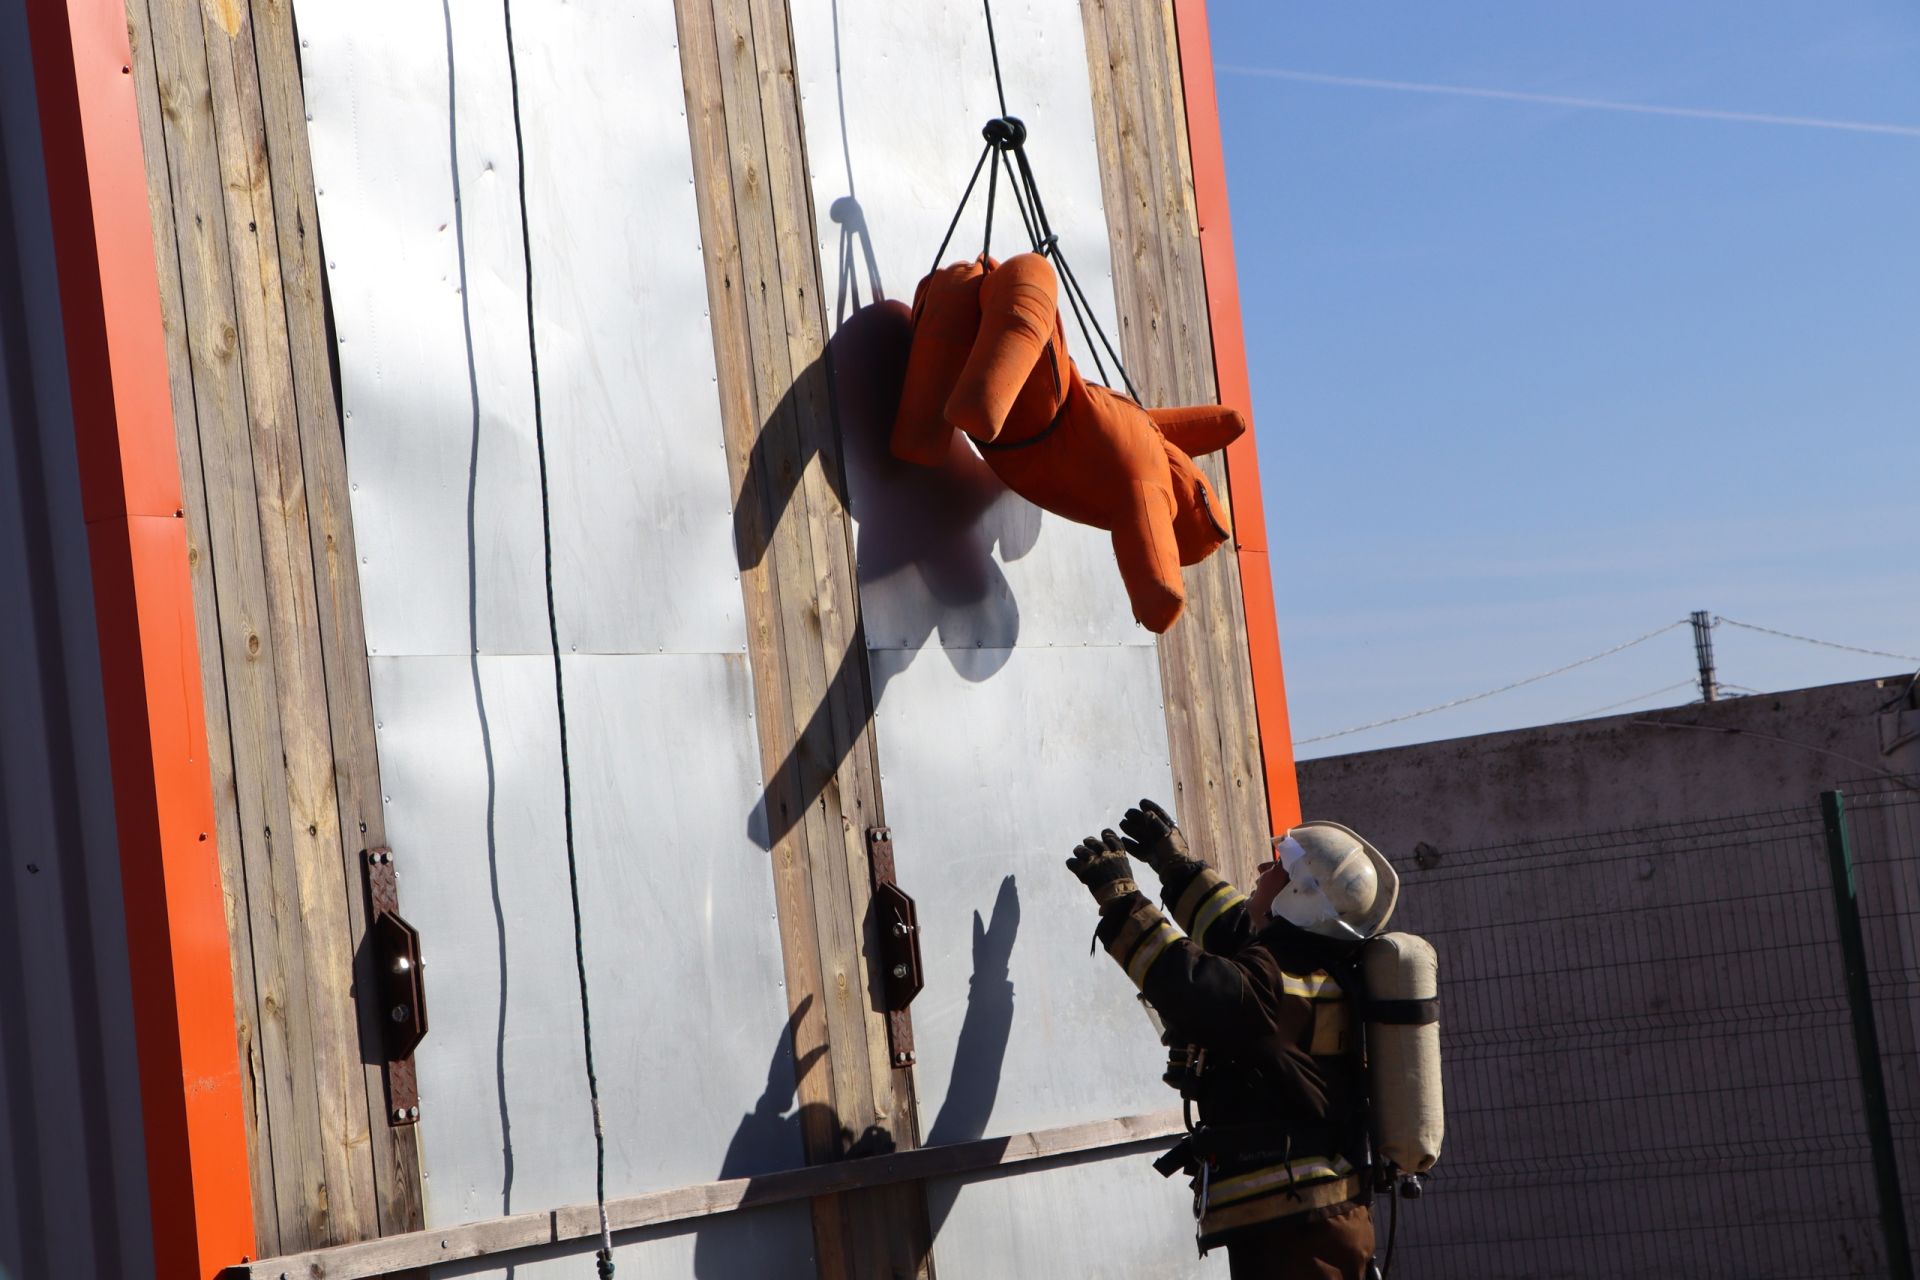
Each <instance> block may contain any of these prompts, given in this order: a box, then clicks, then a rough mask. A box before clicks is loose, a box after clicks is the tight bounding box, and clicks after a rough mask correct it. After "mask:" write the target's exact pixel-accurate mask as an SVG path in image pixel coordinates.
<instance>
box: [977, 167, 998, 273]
mask: <svg viewBox="0 0 1920 1280" xmlns="http://www.w3.org/2000/svg"><path fill="white" fill-rule="evenodd" d="M999 188H1000V158H999V157H998V156H996V157H994V161H993V163H992V164H991V165H989V166H987V229H986V230H985V231H984V232H982V233H981V236H980V261H981V263H982V264H983V265H984V264H985V262H986V261H987V258H988V256H989V255H990V254H991V253H992V251H993V196H994V193H995V192H996V191H998V190H999Z"/></svg>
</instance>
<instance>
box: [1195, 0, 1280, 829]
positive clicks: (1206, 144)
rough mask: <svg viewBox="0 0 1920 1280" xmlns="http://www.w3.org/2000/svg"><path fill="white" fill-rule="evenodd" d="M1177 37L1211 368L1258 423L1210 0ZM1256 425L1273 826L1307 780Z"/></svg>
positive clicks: (1254, 503) (1250, 550)
mask: <svg viewBox="0 0 1920 1280" xmlns="http://www.w3.org/2000/svg"><path fill="white" fill-rule="evenodd" d="M1171 3H1172V5H1173V17H1174V28H1175V31H1176V32H1177V34H1178V37H1179V42H1180V77H1181V82H1182V84H1183V86H1184V91H1185V97H1186V117H1187V137H1188V139H1189V144H1190V146H1191V148H1192V160H1193V189H1194V201H1195V204H1196V206H1197V210H1198V213H1199V225H1200V256H1201V260H1202V262H1203V263H1204V264H1205V269H1206V286H1207V316H1208V319H1209V321H1210V329H1211V332H1212V335H1213V367H1214V372H1215V375H1216V376H1217V377H1218V378H1219V380H1220V400H1221V403H1223V404H1230V405H1232V406H1233V407H1234V408H1236V409H1238V410H1240V412H1242V413H1244V414H1246V415H1247V421H1248V422H1249V423H1251V422H1253V420H1254V418H1253V383H1252V381H1251V380H1250V379H1249V377H1248V375H1247V346H1246V338H1245V334H1244V331H1243V330H1242V328H1241V325H1240V283H1239V278H1238V276H1237V275H1236V274H1235V268H1234V262H1233V224H1232V222H1231V220H1230V219H1229V217H1228V214H1227V162H1226V154H1225V152H1224V151H1223V150H1222V148H1221V144H1220V110H1219V106H1218V103H1217V101H1216V99H1215V97H1214V90H1213V47H1212V42H1211V41H1210V40H1209V38H1208V34H1207V7H1206V0H1171ZM1257 434H1258V433H1257V432H1255V431H1249V432H1247V434H1246V435H1245V436H1243V437H1242V438H1241V439H1239V440H1237V441H1235V442H1234V443H1233V444H1231V445H1229V446H1227V479H1228V484H1229V489H1230V491H1231V493H1232V502H1233V543H1234V553H1235V555H1236V556H1237V557H1238V558H1239V561H1240V586H1241V590H1242V591H1243V592H1244V593H1245V599H1246V619H1247V652H1248V656H1249V658H1250V659H1251V661H1252V663H1253V693H1254V699H1255V702H1256V703H1257V705H1258V711H1259V716H1260V753H1261V755H1262V757H1263V758H1264V760H1265V762H1266V771H1267V804H1268V806H1269V807H1270V809H1271V811H1272V815H1273V827H1274V832H1275V834H1278V833H1280V832H1282V831H1285V830H1286V829H1287V828H1288V827H1290V826H1292V825H1294V824H1295V823H1297V822H1299V821H1300V788H1299V784H1298V783H1297V782H1296V780H1295V778H1294V774H1293V730H1292V727H1291V725H1290V724H1289V722H1288V719H1287V684H1286V678H1285V676H1284V674H1283V673H1282V671H1281V668H1280V628H1279V624H1278V622H1277V621H1276V620H1275V614H1274V601H1273V566H1272V565H1271V564H1270V563H1268V560H1267V517H1266V511H1265V509H1264V506H1263V503H1262V500H1261V495H1260V462H1259V451H1258V447H1257V445H1256V443H1255V436H1256V435H1257Z"/></svg>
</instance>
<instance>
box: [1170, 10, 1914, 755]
mask: <svg viewBox="0 0 1920 1280" xmlns="http://www.w3.org/2000/svg"><path fill="white" fill-rule="evenodd" d="M1208 8H1209V14H1210V19H1211V24H1212V35H1213V49H1214V57H1215V61H1216V70H1217V72H1218V84H1219V94H1220V111H1221V122H1222V129H1223V131H1224V135H1225V145H1226V157H1227V176H1228V184H1229V190H1230V195H1231V199H1232V203H1233V223H1234V240H1235V249H1236V252H1237V255H1238V260H1239V269H1240V284H1241V289H1242V296H1243V299H1244V304H1245V321H1246V337H1247V354H1248V360H1249V363H1250V365H1251V368H1252V374H1253V389H1254V403H1255V416H1256V421H1257V425H1258V429H1259V436H1260V451H1261V467H1262V473H1263V485H1264V489H1265V493H1266V497H1267V513H1268V517H1267V518H1268V534H1269V538H1270V540H1271V545H1272V548H1273V562H1274V578H1275V593H1276V599H1277V601H1278V608H1279V617H1280V629H1281V643H1282V646H1283V651H1284V656H1285V661H1286V666H1287V688H1288V696H1289V700H1290V703H1291V708H1292V713H1293V720H1294V731H1295V733H1296V735H1297V736H1299V737H1301V738H1310V737H1314V736H1317V735H1320V734H1325V733H1329V732H1332V731H1334V730H1338V729H1343V728H1346V727H1348V726H1351V725H1358V724H1362V723H1366V722H1369V721H1373V720H1377V719H1381V718H1385V717H1388V716H1394V715H1397V714H1400V713H1403V712H1406V711H1411V710H1414V709H1417V708H1420V707H1425V706H1429V705H1433V704H1436V703H1441V702H1445V701H1448V700H1450V699H1453V698H1456V697H1461V696H1463V695H1467V694H1473V693H1478V692H1480V691H1483V690H1486V689H1491V688H1494V687H1496V686H1498V685H1502V684H1505V683H1507V682H1509V681H1511V680H1515V679H1518V678H1520V677H1523V676H1527V675H1531V674H1534V673H1537V672H1541V671H1546V670H1548V669H1550V668H1554V667H1557V666H1560V665H1562V664H1563V663H1567V662H1570V661H1573V660H1575V659H1578V658H1581V657H1584V656H1586V655H1589V654H1592V653H1595V652H1597V651H1599V650H1602V649H1606V648H1608V647H1610V646H1612V645H1615V644H1617V643H1620V642H1622V641H1625V640H1630V639H1632V638H1634V637H1635V636H1639V635H1642V634H1644V633H1646V632H1648V631H1652V630H1653V629H1655V628H1656V627H1659V626H1661V625H1663V624H1665V623H1668V622H1672V621H1674V620H1677V619H1680V618H1684V617H1685V616H1686V615H1687V613H1688V612H1689V611H1690V610H1692V609H1708V610H1711V611H1713V612H1715V613H1717V614H1721V615H1724V616H1726V617H1728V618H1733V619H1739V620H1742V621H1746V622H1751V623H1757V624H1760V625H1764V626H1770V627H1774V628H1777V629H1780V630H1784V631H1791V632H1798V633H1801V634H1805V635H1811V636H1816V637H1820V638H1824V639H1829V640H1833V641H1838V642H1841V643H1846V644H1852V645H1857V646H1862V647H1866V648H1872V649H1881V650H1888V651H1892V652H1896V653H1902V654H1920V518H1917V515H1920V501H1917V500H1916V499H1920V9H1916V8H1915V7H1913V6H1912V5H1910V4H1897V3H1892V2H1890V0H1868V2H1862V3H1849V4H1843V5H1807V4H1802V3H1792V4H1788V3H1777V2H1773V0H1760V2H1756V0H1740V2H1739V3H1730V2H1728V0H1695V2H1693V3H1689V4H1685V5H1676V4H1672V3H1670V2H1663V3H1646V2H1644V0H1609V2H1608V3H1605V4H1601V3H1594V2H1591V0H1581V2H1579V3H1573V2H1564V3H1543V2H1541V0H1532V2H1531V3H1524V4H1523V3H1489V2H1474V0H1449V3H1447V4H1444V5H1436V4H1430V3H1412V2H1410V0H1402V2H1396V3H1366V4H1362V3H1339V4H1335V3H1326V2H1325V0H1315V2H1313V3H1306V2H1303V0H1214V2H1213V3H1211V4H1210V5H1209V6H1208ZM1272 72H1285V73H1302V72H1304V73H1308V74H1311V75H1319V76H1337V77H1351V78H1362V79H1372V80H1384V81H1394V82H1402V83H1408V84H1420V85H1438V86H1459V87H1467V88H1474V89H1492V90H1500V91H1507V92H1513V93H1519V94H1537V95H1548V96H1558V97H1578V98H1585V99H1596V100H1602V101H1610V102H1618V103H1626V104H1640V105H1651V106H1660V107H1673V108H1682V109H1706V110H1712V111H1723V112H1732V113H1751V114H1758V115H1770V116H1791V117H1804V118H1809V119H1819V120H1827V121H1835V122H1841V123H1846V122H1856V123H1870V124H1879V125H1894V126H1901V127H1904V128H1906V129H1909V130H1911V132H1908V133H1874V132H1865V131H1859V130H1852V129H1841V128H1815V127H1806V126H1799V125H1789V124H1781V123H1750V122H1740V121H1731V120H1721V119H1701V118H1693V117H1687V116H1671V115H1653V114H1634V113H1627V112H1622V111H1611V110H1603V109H1596V108H1590V107H1588V108H1576V107H1568V106H1562V105H1555V104H1548V103H1540V102H1534V101H1519V100H1512V99H1491V98H1483V97H1468V96H1458V95H1452V94H1440V93H1425V92H1408V91H1402V90H1392V89H1386V88H1378V87H1357V86H1352V85H1343V84H1331V83H1326V82H1323V81H1309V80H1302V79H1297V78H1281V77H1279V76H1275V75H1272V74H1263V73H1272ZM1715 645H1716V651H1717V657H1718V662H1719V667H1720V674H1721V678H1722V679H1723V680H1725V681H1728V682H1731V683H1733V684H1736V685H1742V686H1747V687H1750V688H1753V689H1760V690H1768V691H1771V690H1776V689H1790V688H1799V687H1803V686H1807V685H1814V684H1824V683H1828V682H1830V681H1835V680H1846V679H1854V678H1859V677H1864V676H1878V675H1888V674H1892V673H1893V672H1895V671H1896V670H1898V669H1900V668H1901V667H1902V665H1903V664H1902V663H1901V662H1899V661H1896V660H1892V659H1885V658H1872V657H1866V656H1860V655H1853V654H1847V653H1843V652H1839V651H1835V650H1830V649H1821V648H1815V647H1812V646H1807V645H1801V644H1796V643H1793V642H1790V641H1785V640H1779V639H1775V638H1773V637H1771V636H1766V635H1763V634H1760V633H1757V632H1750V631H1742V630H1738V629H1736V628H1733V627H1730V626H1722V627H1720V628H1718V629H1717V631H1716V633H1715ZM1692 671H1693V653H1692V640H1691V636H1690V634H1689V632H1688V630H1687V629H1686V628H1680V629H1677V630H1675V631H1672V632H1669V633H1667V634H1665V635H1662V636H1659V637H1657V638H1655V639H1653V640H1650V641H1647V642H1646V643H1644V644H1641V645H1638V646H1635V647H1634V648H1632V649H1629V650H1627V651H1625V652H1623V653H1620V654H1618V655H1616V656H1613V657H1609V658H1606V659H1604V660H1602V661H1599V662H1595V663H1591V664H1589V665H1587V666H1584V667H1581V668H1579V669H1578V670H1575V671H1572V672H1569V673H1567V674H1565V675H1561V676H1556V677H1554V678H1553V679H1550V680H1544V681H1541V682H1539V683H1537V684H1533V685H1529V686H1528V687H1526V688H1523V689H1519V690H1516V691H1514V692H1511V693H1507V694H1502V695H1500V696H1498V697H1494V698H1489V699H1486V700H1484V701H1480V702H1476V703H1473V704H1471V705H1469V706H1465V707H1461V708H1458V709H1456V710H1452V711H1446V712H1442V713H1439V714H1436V715H1432V716H1427V717H1423V718H1420V719H1417V720H1412V721H1409V722H1407V723H1405V724H1400V725H1395V726H1392V727H1388V728H1382V729H1376V730H1370V731H1368V732H1365V733H1359V734H1353V735H1349V736H1345V737H1340V738H1336V739H1332V740H1329V741H1325V742H1320V743H1312V744H1307V745H1304V746H1302V747H1301V749H1300V754H1301V756H1302V757H1308V756H1314V755H1321V754H1331V753H1335V752H1342V751H1356V750H1366V749H1370V748H1374V747H1383V746H1391V745H1395V744H1397V743H1404V742H1419V741H1426V740H1430V739H1434V738H1443V737H1453V736H1457V735H1460V734H1468V733H1479V732H1484V731H1488V730H1493V729H1504V728H1513V727H1517V726H1521V725H1528V724H1539V723H1546V722H1551V721H1556V720H1563V719H1571V718H1575V717H1578V716H1580V715H1583V714H1586V713H1589V712H1592V711H1594V710H1595V709H1597V708H1600V707H1602V706H1605V705H1606V704H1610V703H1616V702H1621V701H1624V700H1627V699H1630V698H1633V697H1634V696H1635V695H1637V694H1646V693H1649V692H1650V691H1652V690H1655V689H1658V688H1660V687H1661V686H1663V685H1671V684H1673V683H1675V682H1678V681H1683V680H1686V679H1688V678H1689V677H1690V675H1691V674H1692ZM1690 696H1692V695H1691V692H1690V691H1689V690H1688V689H1685V688H1682V689H1674V690H1669V691H1667V692H1665V693H1663V694H1661V695H1659V696H1653V697H1647V698H1645V699H1644V700H1642V701H1638V702H1634V703H1632V704H1631V705H1629V706H1627V707H1623V708H1619V710H1633V709H1638V708H1652V707H1659V706H1664V705H1671V704H1672V703H1674V702H1677V701H1684V700H1686V699H1687V698H1688V697H1690Z"/></svg>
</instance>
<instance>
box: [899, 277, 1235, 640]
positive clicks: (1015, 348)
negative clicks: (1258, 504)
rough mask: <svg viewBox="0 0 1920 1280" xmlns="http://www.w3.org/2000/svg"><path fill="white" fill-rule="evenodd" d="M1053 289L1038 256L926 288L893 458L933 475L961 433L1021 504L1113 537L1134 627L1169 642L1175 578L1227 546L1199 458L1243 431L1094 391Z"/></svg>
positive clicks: (1216, 408) (1204, 412)
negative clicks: (1072, 350)
mask: <svg viewBox="0 0 1920 1280" xmlns="http://www.w3.org/2000/svg"><path fill="white" fill-rule="evenodd" d="M1057 288H1058V283H1057V280H1056V279H1055V276H1054V273H1053V267H1052V266H1051V265H1050V264H1049V263H1048V262H1047V260H1046V259H1045V258H1043V257H1041V256H1040V255H1038V254H1033V253H1023V254H1020V255H1018V256H1017V257H1013V258H1009V259H1007V261H1005V262H1003V263H996V262H994V260H993V259H991V258H988V259H985V260H984V261H983V260H979V259H976V260H975V261H973V262H960V263H955V264H954V265H952V266H950V267H943V268H941V269H940V270H938V271H936V272H934V273H933V274H932V275H930V276H928V277H927V278H926V279H925V280H922V281H921V282H920V287H919V289H918V291H917V292H916V293H915V295H914V302H913V315H914V328H913V347H912V351H911V353H910V354H909V356H908V358H907V378H906V385H905V387H904V388H903V389H902V391H901V396H900V412H899V415H898V417H896V418H895V419H894V425H893V453H894V456H895V457H898V458H901V459H903V460H905V461H908V462H917V463H920V464H922V465H925V466H939V465H941V464H943V463H944V462H945V461H946V459H947V456H948V455H947V450H948V447H949V446H950V445H951V444H952V442H953V432H954V430H955V429H956V428H958V429H959V430H961V431H964V432H965V433H966V434H967V435H968V436H970V437H971V438H972V439H973V441H974V443H975V444H977V445H978V446H979V447H980V453H981V456H983V457H984V458H985V459H986V461H987V465H988V466H990V467H992V468H993V470H994V472H995V473H996V474H997V475H998V476H999V477H1000V478H1001V479H1002V480H1003V481H1005V482H1006V484H1007V487H1008V488H1010V489H1012V490H1013V491H1014V492H1015V493H1018V494H1019V495H1020V496H1021V497H1023V498H1025V499H1027V500H1028V501H1029V502H1031V503H1033V504H1034V505H1035V506H1038V507H1041V508H1043V509H1044V510H1047V511H1051V512H1053V513H1054V514H1055V515H1059V516H1064V517H1066V518H1067V519H1069V520H1074V521H1078V522H1079V523H1081V524H1090V525H1093V526H1094V527H1095V528H1099V529H1105V530H1107V531H1108V532H1109V533H1111V534H1112V535H1113V554H1114V558H1115V559H1116V560H1118V561H1119V562H1120V577H1121V578H1122V580H1123V581H1125V583H1126V587H1127V597H1128V599H1129V600H1131V601H1132V603H1133V616H1134V617H1136V618H1138V619H1139V620H1140V623H1141V625H1142V626H1144V627H1146V628H1147V629H1148V630H1149V631H1156V632H1158V631H1165V630H1166V629H1167V628H1168V627H1171V626H1172V625H1173V623H1174V620H1175V619H1176V618H1178V617H1179V616H1180V607H1181V605H1182V604H1183V603H1184V602H1185V600H1186V592H1185V590H1184V589H1183V588H1182V586H1181V583H1180V566H1181V565H1187V564H1198V563H1199V562H1200V561H1202V560H1204V559H1206V558H1207V556H1208V555H1209V554H1211V553H1212V552H1213V550H1214V549H1215V548H1216V547H1218V546H1219V545H1220V544H1221V543H1223V542H1225V541H1226V540H1227V537H1228V534H1229V530H1228V528H1227V519H1226V513H1225V512H1223V511H1222V510H1221V509H1220V506H1219V502H1218V500H1217V499H1216V498H1215V497H1214V495H1213V492H1212V490H1211V489H1209V488H1208V487H1207V481H1206V477H1204V476H1202V475H1201V474H1200V469H1199V468H1198V467H1196V466H1195V465H1194V463H1193V459H1194V456H1195V455H1197V454H1203V453H1211V452H1212V451H1213V450H1215V449H1219V448H1222V447H1224V446H1225V445H1227V444H1228V443H1230V442H1231V441H1233V440H1235V439H1237V438H1238V437H1239V435H1240V434H1241V432H1243V431H1245V430H1246V429H1247V424H1246V420H1245V419H1244V418H1242V417H1241V416H1240V414H1239V413H1238V412H1236V411H1235V410H1232V409H1228V408H1223V407H1222V406H1220V405H1196V406H1194V407H1191V408H1181V409H1143V408H1141V407H1140V406H1139V405H1138V404H1135V403H1134V402H1133V401H1132V400H1131V399H1129V398H1128V397H1126V396H1124V395H1121V394H1120V393H1118V392H1116V391H1110V390H1108V389H1107V388H1105V387H1102V386H1099V385H1097V384H1093V383H1089V382H1087V381H1086V380H1085V379H1084V378H1082V377H1081V376H1080V371H1079V370H1078V369H1076V368H1074V365H1073V361H1072V360H1071V359H1069V358H1068V356H1067V345H1066V332H1065V330H1064V329H1063V327H1062V325H1061V321H1060V308H1059V306H1058V304H1057V303H1056V301H1055V298H1056V296H1057Z"/></svg>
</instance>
